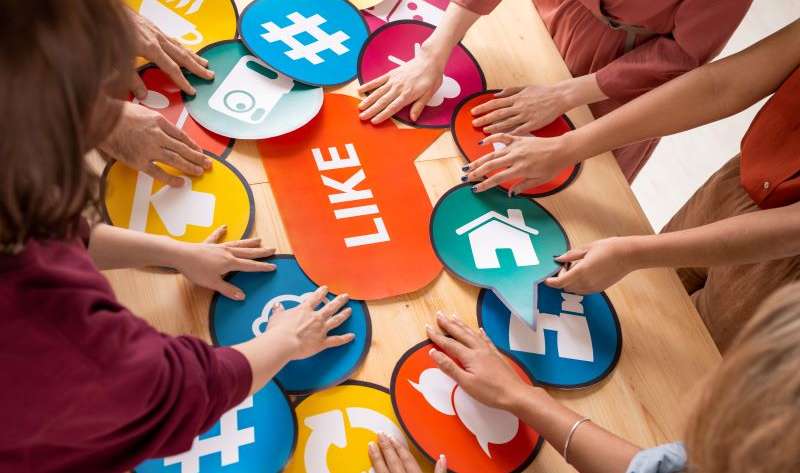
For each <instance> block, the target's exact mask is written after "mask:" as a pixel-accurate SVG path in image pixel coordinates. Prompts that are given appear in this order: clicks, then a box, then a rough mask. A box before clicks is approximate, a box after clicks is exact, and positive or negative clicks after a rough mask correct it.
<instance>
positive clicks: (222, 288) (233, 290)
mask: <svg viewBox="0 0 800 473" xmlns="http://www.w3.org/2000/svg"><path fill="white" fill-rule="evenodd" d="M212 289H214V290H215V291H217V292H219V293H220V294H222V295H223V296H225V297H227V298H228V299H233V300H235V301H243V300H244V292H242V290H241V289H239V288H238V287H236V286H234V285H233V284H231V283H229V282H228V281H225V280H223V279H220V280H219V282H218V283H217V284H216V285H214V287H213V288H212Z"/></svg>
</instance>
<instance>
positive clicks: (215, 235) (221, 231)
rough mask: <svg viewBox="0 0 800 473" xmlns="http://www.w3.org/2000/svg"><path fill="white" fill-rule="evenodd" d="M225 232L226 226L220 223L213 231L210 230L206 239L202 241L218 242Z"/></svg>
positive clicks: (226, 231) (226, 230)
mask: <svg viewBox="0 0 800 473" xmlns="http://www.w3.org/2000/svg"><path fill="white" fill-rule="evenodd" d="M226 233H228V226H227V225H222V226H220V227H218V228H217V229H216V230H214V231H213V232H211V235H209V236H208V237H206V239H205V240H203V243H219V242H220V240H222V239H223V238H225V234H226Z"/></svg>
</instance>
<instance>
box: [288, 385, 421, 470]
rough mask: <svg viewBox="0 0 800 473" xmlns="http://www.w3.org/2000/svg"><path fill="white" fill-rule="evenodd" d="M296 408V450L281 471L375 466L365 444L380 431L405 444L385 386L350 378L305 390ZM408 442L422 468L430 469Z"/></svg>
mask: <svg viewBox="0 0 800 473" xmlns="http://www.w3.org/2000/svg"><path fill="white" fill-rule="evenodd" d="M295 412H296V413H297V420H298V423H299V425H300V432H299V435H298V443H297V451H296V452H295V454H294V456H293V457H292V460H291V461H290V462H289V465H287V467H286V469H285V470H284V472H285V473H339V472H343V473H361V472H371V471H374V470H372V464H371V462H370V460H369V456H368V450H367V446H368V445H369V443H370V442H374V441H375V440H376V439H377V436H378V432H384V433H386V434H387V435H391V436H392V437H394V438H396V439H398V440H399V441H401V442H403V443H406V444H407V445H408V441H407V440H406V437H405V435H404V434H403V431H402V430H401V429H400V425H399V424H398V422H397V418H396V417H395V415H394V411H393V410H392V400H391V397H390V396H389V391H388V390H387V389H386V388H384V387H383V386H378V385H375V384H371V383H364V382H361V381H348V382H346V383H345V384H342V385H341V386H336V387H333V388H329V389H326V390H324V391H319V392H316V393H314V394H312V395H310V396H308V397H307V398H305V399H303V400H302V401H301V402H300V403H299V404H298V405H297V407H295ZM409 447H411V445H409ZM411 448H412V452H413V454H414V456H415V457H416V458H417V461H418V463H419V464H420V466H421V467H422V471H424V472H425V473H430V472H431V471H433V468H432V467H431V465H430V464H429V463H428V462H426V461H425V460H424V459H422V457H421V456H420V455H419V453H417V452H415V451H413V447H411Z"/></svg>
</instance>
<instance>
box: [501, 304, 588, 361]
mask: <svg viewBox="0 0 800 473" xmlns="http://www.w3.org/2000/svg"><path fill="white" fill-rule="evenodd" d="M561 298H562V303H561V313H560V314H559V315H553V314H545V313H543V312H538V314H537V315H536V330H533V329H531V327H530V326H528V325H526V324H525V322H523V321H521V320H519V318H517V317H511V319H510V321H509V324H508V345H509V348H511V349H512V350H514V351H520V352H524V353H531V354H535V355H544V354H545V353H546V344H545V336H544V331H545V330H549V331H552V332H555V333H556V337H557V338H556V343H557V345H558V357H559V358H567V359H570V360H578V361H587V362H589V363H592V362H594V350H593V348H592V336H591V334H590V332H589V322H588V319H587V318H586V316H585V315H583V296H580V295H577V294H570V293H568V292H562V293H561Z"/></svg>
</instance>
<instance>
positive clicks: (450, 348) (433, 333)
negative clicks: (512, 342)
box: [427, 312, 530, 410]
mask: <svg viewBox="0 0 800 473" xmlns="http://www.w3.org/2000/svg"><path fill="white" fill-rule="evenodd" d="M436 323H437V325H438V326H439V329H440V330H441V332H439V331H437V330H435V329H434V328H433V327H430V326H428V327H427V332H428V337H430V339H431V341H433V343H435V344H436V345H437V346H438V347H439V348H440V349H441V351H440V350H437V349H436V348H434V349H431V351H430V356H431V358H433V361H434V362H436V364H437V365H438V366H439V369H441V370H442V371H443V372H444V373H445V374H446V375H448V376H450V377H451V378H453V380H454V381H455V382H456V383H458V385H459V386H461V388H462V389H463V390H464V391H466V392H467V394H469V395H470V396H472V397H473V398H475V399H476V400H478V401H480V402H482V403H483V404H486V405H487V406H490V407H496V408H498V409H504V410H509V409H511V407H512V406H514V405H515V403H516V399H517V397H518V396H520V394H521V393H524V392H526V391H527V390H528V388H530V386H529V385H528V384H526V383H525V382H524V381H522V379H520V377H519V376H518V375H517V373H516V372H514V370H513V369H512V368H511V366H509V364H508V363H507V362H506V360H505V359H504V358H503V356H502V355H501V354H500V352H499V351H498V350H497V348H496V347H495V346H494V345H493V344H492V342H491V341H490V340H489V337H487V336H486V333H484V332H483V330H481V332H480V333H476V332H475V331H473V330H472V329H471V328H469V327H467V325H466V324H464V322H462V321H461V320H459V319H457V318H455V317H451V318H447V317H445V316H444V315H443V314H442V313H441V312H440V313H438V314H436Z"/></svg>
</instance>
